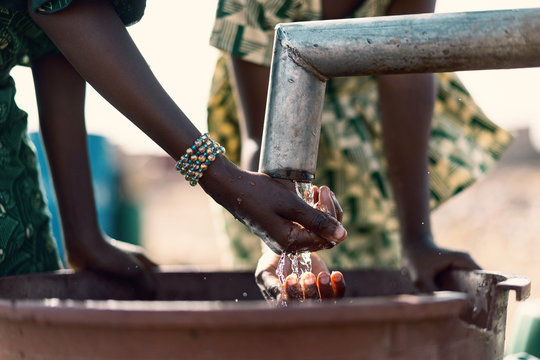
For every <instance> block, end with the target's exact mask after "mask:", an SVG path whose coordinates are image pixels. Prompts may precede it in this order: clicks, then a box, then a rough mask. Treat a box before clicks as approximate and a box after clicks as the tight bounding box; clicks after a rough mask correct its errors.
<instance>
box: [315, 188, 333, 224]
mask: <svg viewBox="0 0 540 360" xmlns="http://www.w3.org/2000/svg"><path fill="white" fill-rule="evenodd" d="M317 209H318V210H320V211H322V212H324V213H326V214H328V215H330V216H332V217H334V218H336V219H337V214H336V207H335V206H334V199H333V198H332V192H331V191H330V189H329V188H328V187H327V186H321V188H320V189H319V201H318V202H317Z"/></svg>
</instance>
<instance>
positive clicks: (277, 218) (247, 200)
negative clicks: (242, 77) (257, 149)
mask: <svg viewBox="0 0 540 360" xmlns="http://www.w3.org/2000/svg"><path fill="white" fill-rule="evenodd" d="M31 17H32V19H33V20H34V21H35V22H36V24H38V26H40V27H41V29H43V31H45V33H46V34H47V35H48V36H49V38H50V39H51V40H52V41H53V42H54V43H55V45H56V46H57V47H58V49H59V50H60V51H61V52H62V54H63V55H64V56H65V58H66V59H67V60H68V61H69V62H70V63H71V65H72V66H73V68H74V69H75V70H76V71H77V72H78V73H79V74H80V76H81V77H82V78H83V79H85V80H86V81H87V82H88V83H90V84H91V85H92V86H93V87H94V88H95V89H96V90H97V91H98V92H99V93H100V94H101V95H102V96H103V97H104V98H105V99H107V101H109V102H110V103H111V104H112V105H113V106H114V107H115V108H116V109H118V110H119V111H120V112H121V113H122V114H124V115H125V116H126V117H127V118H128V119H130V120H131V121H132V122H133V123H134V124H135V125H136V126H138V127H139V128H140V129H141V130H142V131H144V132H145V133H146V134H147V135H148V136H149V137H150V138H152V139H153V140H154V141H155V142H156V143H157V144H158V145H159V146H160V147H161V148H163V150H165V151H166V152H167V153H168V154H169V155H170V156H171V157H172V158H174V159H179V158H180V156H181V155H182V154H183V153H184V152H185V150H186V149H187V148H188V146H191V144H192V143H193V141H194V140H195V139H197V138H198V137H199V136H200V132H199V131H198V130H197V128H196V127H195V126H194V125H193V124H192V123H191V122H190V121H189V119H188V118H187V117H186V116H185V115H184V114H183V112H182V111H181V110H180V108H179V107H178V106H177V105H176V104H175V103H174V101H173V100H172V99H171V98H170V96H169V95H168V94H167V93H166V92H165V90H164V89H163V88H162V86H161V85H160V84H159V82H158V80H157V79H156V78H155V76H154V75H153V73H152V72H151V70H150V68H149V66H148V64H147V63H146V61H145V60H144V58H143V56H142V55H141V54H140V52H139V51H138V49H137V47H136V46H135V44H134V43H133V41H132V39H131V37H130V36H129V33H128V32H127V30H126V28H125V27H124V25H123V24H122V22H121V21H120V19H119V18H118V16H117V14H116V12H115V11H114V9H113V8H112V6H111V4H110V2H109V1H107V0H91V1H90V0H78V1H75V2H73V4H72V5H71V6H70V7H69V8H67V9H65V10H63V11H60V12H58V13H55V14H47V15H45V14H38V13H32V12H31ZM199 184H200V185H201V186H202V187H203V189H204V190H205V191H206V192H207V193H208V194H209V195H210V196H212V197H213V198H214V200H216V201H217V202H218V203H220V204H221V205H222V206H224V207H225V208H226V209H227V210H229V211H230V212H231V213H232V214H233V215H234V216H235V217H237V218H238V219H239V220H240V221H242V222H243V223H245V224H246V225H248V226H249V227H250V228H251V229H252V230H253V231H254V232H256V233H257V234H258V235H259V236H261V238H262V239H263V240H264V241H265V242H266V243H267V244H268V245H269V246H270V247H271V248H272V249H273V250H274V251H275V252H280V251H283V250H289V251H293V250H308V249H311V250H316V249H321V248H326V247H331V246H333V243H339V242H340V241H342V240H343V239H344V238H345V236H346V231H345V229H344V228H343V227H342V226H341V224H340V223H339V222H338V221H337V220H336V219H334V218H332V217H330V216H327V215H326V214H323V213H322V212H320V211H317V210H315V209H313V208H310V207H309V206H308V205H307V204H305V203H304V202H303V201H302V200H300V198H299V197H298V196H297V195H296V194H295V192H294V191H293V190H292V189H291V188H289V187H287V186H285V185H284V184H282V183H281V182H279V181H276V180H274V179H271V178H270V177H268V176H266V175H264V174H257V173H251V172H246V171H243V170H241V169H239V168H238V167H236V166H235V165H234V164H232V163H231V162H230V161H228V160H227V159H226V157H224V156H218V157H217V159H216V161H215V162H213V163H212V164H211V165H210V166H209V168H208V170H207V171H206V172H205V175H204V177H203V178H202V179H201V181H200V182H199ZM238 199H240V200H238ZM299 224H301V225H303V226H301V225H299ZM306 228H307V229H309V230H311V231H306ZM290 238H294V239H295V241H291V240H290Z"/></svg>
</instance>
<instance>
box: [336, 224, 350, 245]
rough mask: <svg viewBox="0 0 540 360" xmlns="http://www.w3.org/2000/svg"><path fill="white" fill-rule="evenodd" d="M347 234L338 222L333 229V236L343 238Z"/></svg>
mask: <svg viewBox="0 0 540 360" xmlns="http://www.w3.org/2000/svg"><path fill="white" fill-rule="evenodd" d="M345 236H347V230H345V228H344V227H343V225H341V224H339V225H338V227H337V229H336V231H334V238H336V239H338V240H340V241H341V240H343V239H344V238H345Z"/></svg>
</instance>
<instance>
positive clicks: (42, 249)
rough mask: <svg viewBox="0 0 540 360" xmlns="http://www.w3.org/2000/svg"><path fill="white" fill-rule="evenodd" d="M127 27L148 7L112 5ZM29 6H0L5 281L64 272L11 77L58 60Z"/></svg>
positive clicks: (1, 272) (44, 5) (53, 7)
mask: <svg viewBox="0 0 540 360" xmlns="http://www.w3.org/2000/svg"><path fill="white" fill-rule="evenodd" d="M111 2H112V3H113V4H114V5H115V6H116V10H117V13H118V14H119V15H120V17H121V18H122V19H123V20H124V22H125V23H126V24H128V23H133V22H135V21H137V20H138V19H140V17H141V16H142V14H143V11H144V4H145V2H144V1H136V0H133V1H127V0H126V1H116V0H115V1H111ZM70 3H71V1H61V0H57V1H37V0H33V2H32V7H33V9H35V10H36V11H40V12H44V13H49V12H55V11H60V10H62V9H63V8H65V7H66V6H69V4H70ZM26 4H27V2H26V0H18V1H17V0H7V1H6V0H2V1H0V276H5V275H15V274H23V273H34V272H44V271H52V270H57V269H59V268H60V262H59V259H58V255H57V251H56V245H55V242H54V239H53V238H52V235H51V229H50V221H49V220H50V218H49V214H48V211H47V207H46V203H45V198H44V195H43V191H42V188H41V185H40V183H39V175H38V163H37V160H36V154H35V148H34V146H33V144H32V143H31V142H30V140H29V139H28V135H27V114H26V113H25V112H24V111H22V110H21V109H19V108H18V107H17V104H16V103H15V91H16V89H15V83H14V81H13V79H12V78H11V76H10V71H11V69H12V68H13V67H15V66H16V65H30V63H31V59H33V58H39V57H42V56H47V55H51V54H56V53H57V50H56V48H55V47H54V45H53V44H52V42H51V41H50V40H49V39H48V38H47V36H46V35H45V34H44V33H43V32H42V31H41V30H40V29H39V28H38V27H37V26H36V25H35V24H34V22H32V20H31V19H30V18H29V16H28V14H27V10H26V9H27V7H26V6H27V5H26Z"/></svg>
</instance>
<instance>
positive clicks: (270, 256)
mask: <svg viewBox="0 0 540 360" xmlns="http://www.w3.org/2000/svg"><path fill="white" fill-rule="evenodd" d="M279 259H280V255H277V254H274V253H273V252H272V251H268V250H266V251H265V252H264V253H263V255H262V256H261V258H260V259H259V263H258V264H257V270H256V272H255V277H256V279H257V285H259V288H260V289H261V292H262V294H263V296H264V297H265V299H267V300H276V301H277V302H278V304H281V303H284V302H296V301H304V300H308V299H323V300H328V299H339V298H342V297H343V295H344V293H345V279H344V278H343V275H342V274H341V273H340V272H339V271H335V272H332V274H330V273H329V271H328V268H327V267H326V264H325V263H324V262H323V261H322V260H321V259H320V258H319V257H318V256H317V254H315V253H311V265H312V271H311V272H306V273H304V274H302V275H301V277H300V279H298V277H297V275H296V274H295V273H293V272H292V270H291V262H290V260H289V259H288V258H287V257H285V266H284V267H283V275H284V276H285V277H286V279H285V284H284V286H283V287H282V285H281V283H280V281H279V278H278V276H277V274H276V271H277V268H278V264H279ZM315 274H317V275H315Z"/></svg>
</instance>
